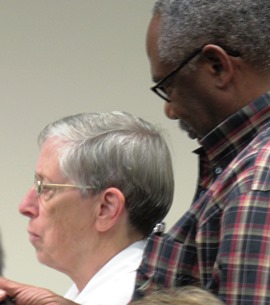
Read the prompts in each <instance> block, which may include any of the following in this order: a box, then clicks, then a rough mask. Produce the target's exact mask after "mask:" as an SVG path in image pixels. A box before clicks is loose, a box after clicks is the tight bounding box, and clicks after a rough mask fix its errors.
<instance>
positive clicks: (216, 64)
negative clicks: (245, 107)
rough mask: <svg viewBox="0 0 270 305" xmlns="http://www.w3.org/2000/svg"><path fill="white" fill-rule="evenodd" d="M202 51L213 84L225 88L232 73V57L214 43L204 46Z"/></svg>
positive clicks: (233, 69)
mask: <svg viewBox="0 0 270 305" xmlns="http://www.w3.org/2000/svg"><path fill="white" fill-rule="evenodd" d="M202 53H203V55H204V58H205V59H206V63H207V67H208V71H209V72H210V73H211V75H212V76H213V79H214V82H215V85H216V86H217V87H218V88H219V89H224V88H226V87H227V86H228V85H229V84H230V82H231V80H232V78H233V75H234V71H235V67H234V58H233V57H231V56H230V55H228V54H227V52H226V51H225V50H224V49H222V48H221V47H219V46H217V45H214V44H208V45H206V46H204V47H203V49H202Z"/></svg>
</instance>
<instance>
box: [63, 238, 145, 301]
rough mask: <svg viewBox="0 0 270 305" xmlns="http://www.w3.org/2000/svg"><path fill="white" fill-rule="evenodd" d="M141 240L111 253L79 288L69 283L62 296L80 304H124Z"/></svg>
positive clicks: (132, 284) (130, 291)
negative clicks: (115, 253)
mask: <svg viewBox="0 0 270 305" xmlns="http://www.w3.org/2000/svg"><path fill="white" fill-rule="evenodd" d="M144 245H145V241H138V242H135V243H133V244H131V245H130V246H129V247H127V248H126V249H124V250H123V251H121V252H120V253H118V254H117V255H116V256H114V257H113V258H112V259H111V260H110V261H109V262H108V263H107V264H106V265H104V266H103V267H102V268H101V269H100V270H99V271H98V272H97V273H96V274H95V275H94V277H93V278H92V279H91V280H90V281H89V282H88V284H87V285H86V286H85V288H84V289H83V290H82V291H81V292H79V291H78V289H77V287H76V285H75V284H73V285H72V286H71V288H70V289H69V290H68V292H67V293H66V294H65V298H67V299H70V300H72V301H74V302H76V303H79V304H83V305H127V304H128V302H129V301H130V300H131V297H132V294H133V291H134V287H135V278H136V271H137V269H138V267H139V265H140V263H141V260H142V255H143V249H144Z"/></svg>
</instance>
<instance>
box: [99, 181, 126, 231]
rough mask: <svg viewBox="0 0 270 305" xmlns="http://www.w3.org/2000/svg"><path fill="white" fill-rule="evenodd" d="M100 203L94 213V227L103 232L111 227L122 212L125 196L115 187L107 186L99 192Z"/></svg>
mask: <svg viewBox="0 0 270 305" xmlns="http://www.w3.org/2000/svg"><path fill="white" fill-rule="evenodd" d="M100 196H101V197H100V203H99V206H98V211H97V214H96V229H97V231H99V232H105V231H107V230H109V229H111V228H112V227H113V226H114V225H115V223H116V222H117V221H118V219H119V217H120V216H121V215H122V214H123V211H124V209H125V203H126V200H125V197H124V195H123V193H122V192H121V191H120V190H119V189H117V188H113V187H111V188H108V189H106V190H104V191H103V192H102V193H101V194H100Z"/></svg>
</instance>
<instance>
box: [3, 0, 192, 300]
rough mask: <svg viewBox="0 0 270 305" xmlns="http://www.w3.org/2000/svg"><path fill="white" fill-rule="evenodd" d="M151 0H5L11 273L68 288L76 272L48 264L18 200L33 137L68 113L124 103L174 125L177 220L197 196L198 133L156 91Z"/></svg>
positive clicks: (27, 178)
mask: <svg viewBox="0 0 270 305" xmlns="http://www.w3.org/2000/svg"><path fill="white" fill-rule="evenodd" d="M153 3H154V1H153V0H96V1H93V0H43V1H41V0H17V1H16V0H1V1H0V45H1V47H0V58H1V64H0V84H1V86H0V101H1V119H0V130H1V137H0V140H1V158H0V162H1V165H0V166H1V177H0V182H1V195H2V196H1V204H0V209H1V210H0V215H1V225H0V226H1V231H2V240H3V244H4V248H5V252H6V268H5V276H6V277H10V278H12V279H14V280H17V281H22V282H25V283H29V284H33V285H36V286H43V287H47V288H49V289H52V290H54V291H56V292H58V293H61V294H62V293H64V292H65V291H66V290H67V289H68V287H69V285H70V280H69V279H68V278H67V277H66V276H65V275H63V274H61V273H59V272H57V271H55V270H52V269H50V268H48V267H46V266H42V265H41V264H40V263H39V262H38V261H37V259H36V256H35V251H34V248H33V247H32V246H31V244H30V243H29V241H28V235H27V232H26V229H27V223H28V219H26V218H25V217H23V216H21V215H20V214H19V213H18V210H17V207H18V204H19V202H20V201H21V199H22V198H23V196H24V194H25V193H26V191H27V189H28V188H30V187H31V186H32V183H33V176H34V169H35V164H36V161H37V157H38V148H37V144H36V138H37V135H38V133H39V131H40V130H41V128H42V127H44V125H46V124H47V123H49V122H51V121H53V120H55V119H58V118H60V117H62V116H65V115H69V114H74V113H79V112H87V111H88V112H92V111H112V110H124V111H128V112H131V113H133V114H135V115H138V116H141V117H142V118H144V119H146V120H149V121H151V122H154V123H157V124H159V125H161V126H162V128H164V129H165V130H166V131H167V134H168V142H169V145H170V147H171V151H172V157H173V162H174V168H175V181H176V191H175V199H174V204H173V207H172V209H171V211H170V213H169V215H168V216H167V218H166V220H167V223H168V225H167V227H170V226H171V225H172V224H173V223H174V222H175V221H176V220H177V219H178V218H179V217H180V216H181V215H182V214H183V213H184V211H185V210H186V209H187V208H188V206H189V205H190V202H191V200H192V197H193V193H194V189H195V182H196V171H197V158H196V156H195V155H194V154H192V153H191V151H192V150H193V149H194V148H196V147H197V143H196V142H194V141H192V140H190V139H188V137H187V135H186V134H185V133H183V132H181V131H180V130H179V129H178V126H177V122H174V121H170V120H168V119H167V118H166V117H165V115H164V113H163V107H164V103H163V102H162V100H161V99H159V98H158V97H156V96H154V94H153V93H151V92H150V90H149V87H150V86H151V85H152V82H151V77H150V70H149V64H148V59H147V56H146V54H145V33H146V28H147V25H148V22H149V20H150V18H151V9H152V5H153Z"/></svg>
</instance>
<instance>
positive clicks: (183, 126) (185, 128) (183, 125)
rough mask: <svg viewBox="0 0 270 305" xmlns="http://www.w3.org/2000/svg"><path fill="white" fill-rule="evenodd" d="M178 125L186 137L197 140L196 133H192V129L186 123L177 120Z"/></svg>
mask: <svg viewBox="0 0 270 305" xmlns="http://www.w3.org/2000/svg"><path fill="white" fill-rule="evenodd" d="M178 123H179V128H180V129H181V130H183V131H185V132H187V134H188V136H189V137H190V138H191V139H198V138H199V137H198V135H197V133H196V131H194V129H193V128H192V127H191V126H190V125H189V124H188V123H187V122H185V121H183V120H180V119H179V120H178Z"/></svg>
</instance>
